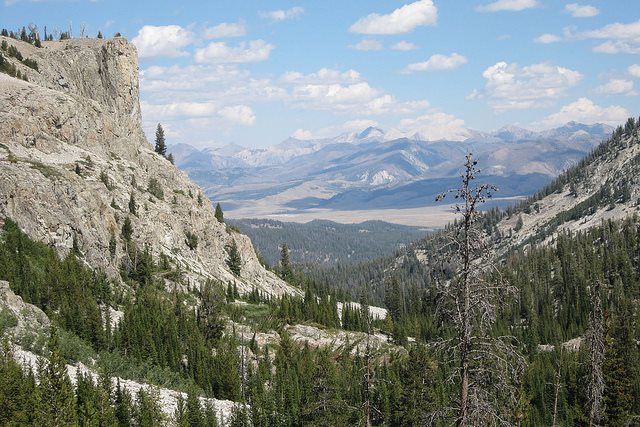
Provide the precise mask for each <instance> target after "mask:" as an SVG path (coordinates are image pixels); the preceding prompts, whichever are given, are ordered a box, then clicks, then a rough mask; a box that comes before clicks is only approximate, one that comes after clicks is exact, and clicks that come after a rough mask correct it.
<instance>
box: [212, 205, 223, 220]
mask: <svg viewBox="0 0 640 427" xmlns="http://www.w3.org/2000/svg"><path fill="white" fill-rule="evenodd" d="M214 216H215V217H216V219H217V220H218V222H219V223H221V224H223V223H224V214H223V213H222V207H221V206H220V203H216V211H215V214H214Z"/></svg>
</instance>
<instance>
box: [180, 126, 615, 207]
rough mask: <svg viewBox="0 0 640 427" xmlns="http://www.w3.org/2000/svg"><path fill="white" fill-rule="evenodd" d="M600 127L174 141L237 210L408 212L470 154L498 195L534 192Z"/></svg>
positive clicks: (213, 194) (209, 188)
mask: <svg viewBox="0 0 640 427" xmlns="http://www.w3.org/2000/svg"><path fill="white" fill-rule="evenodd" d="M612 131H613V128H612V127H610V126H607V125H604V124H595V125H586V124H581V123H576V122H569V123H567V124H566V125H564V126H562V127H558V128H554V129H549V130H544V131H539V132H535V131H531V130H527V129H523V128H519V127H516V126H506V127H503V128H501V129H499V130H497V131H494V132H478V131H474V130H472V129H467V130H465V131H464V132H462V133H461V134H460V135H459V136H458V137H456V140H437V141H431V140H429V136H428V135H426V134H424V133H423V132H420V131H416V132H413V133H409V134H402V135H401V134H398V132H397V131H392V132H389V133H386V132H385V131H384V130H382V129H379V128H374V127H369V128H367V129H364V130H363V131H362V132H357V133H345V134H342V135H339V136H337V137H335V138H325V139H313V140H299V139H295V138H289V139H287V140H285V141H283V142H281V143H280V144H277V145H275V146H272V147H268V148H263V149H249V148H244V147H241V146H238V145H233V144H230V145H226V146H223V147H219V148H207V149H204V150H199V149H197V148H194V147H191V146H188V145H184V144H180V145H176V146H171V147H170V151H171V152H172V153H173V155H174V157H175V159H176V164H177V165H178V166H179V167H180V168H181V169H183V170H185V171H186V172H187V173H188V174H189V175H190V176H191V178H192V179H194V180H195V181H196V182H197V183H198V184H200V185H201V186H202V187H203V188H205V190H206V193H207V195H208V196H209V197H210V198H211V199H212V200H214V201H215V202H221V203H222V204H223V206H224V207H225V211H226V212H228V213H230V214H231V215H232V216H237V217H241V216H242V217H251V216H262V217H264V216H269V215H285V214H292V213H295V212H301V211H309V210H314V209H315V210H327V209H329V210H340V211H350V210H370V209H386V208H394V209H402V208H414V207H422V206H428V205H431V204H433V201H434V195H436V194H438V193H439V192H441V191H443V190H444V189H447V188H449V187H451V186H454V185H456V184H457V181H458V180H457V176H458V174H459V171H460V168H461V165H462V161H463V158H464V155H465V154H466V153H467V152H469V151H471V152H473V153H474V155H475V157H476V158H477V159H478V160H479V164H480V165H481V166H482V169H483V175H484V176H485V177H490V181H491V182H493V183H495V184H497V185H498V186H499V187H500V189H501V191H500V193H499V196H500V197H513V196H523V195H529V194H531V193H533V192H535V191H536V190H537V189H539V188H541V187H542V186H543V185H545V184H547V183H548V182H550V181H551V179H553V178H554V177H555V176H557V175H558V174H559V173H560V172H562V171H563V170H565V169H567V168H568V167H569V166H571V165H573V164H574V163H575V162H577V161H578V160H579V159H581V158H582V157H583V156H584V155H585V154H586V153H588V152H589V151H590V150H591V149H592V148H593V147H594V146H595V145H597V144H598V143H600V142H601V141H602V140H603V139H606V138H607V137H608V136H610V134H611V132H612Z"/></svg>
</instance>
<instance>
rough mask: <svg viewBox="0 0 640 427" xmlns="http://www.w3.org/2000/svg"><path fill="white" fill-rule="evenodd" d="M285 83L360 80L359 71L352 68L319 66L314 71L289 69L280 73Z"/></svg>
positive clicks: (324, 82) (354, 81)
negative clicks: (344, 69) (342, 68)
mask: <svg viewBox="0 0 640 427" xmlns="http://www.w3.org/2000/svg"><path fill="white" fill-rule="evenodd" d="M281 80H282V81H283V82H285V83H292V84H302V83H312V84H320V83H323V84H332V83H356V82H359V81H361V80H362V77H361V75H360V73H359V72H357V71H356V70H353V69H349V70H347V71H339V70H335V69H333V68H321V69H320V70H318V71H317V72H315V73H310V74H302V73H300V72H297V71H289V72H286V73H284V74H283V75H282V77H281Z"/></svg>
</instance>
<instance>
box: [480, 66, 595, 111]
mask: <svg viewBox="0 0 640 427" xmlns="http://www.w3.org/2000/svg"><path fill="white" fill-rule="evenodd" d="M482 76H483V77H484V78H485V80H486V81H485V89H484V95H485V96H486V97H487V98H488V99H489V103H490V105H491V106H492V107H493V108H494V109H495V110H509V109H525V108H533V107H540V106H544V105H545V104H547V103H548V101H549V100H552V99H556V98H560V97H562V96H565V95H566V92H567V89H568V88H570V87H573V86H575V85H576V84H578V82H579V81H580V80H581V79H582V74H580V73H579V72H578V71H574V70H570V69H568V68H564V67H560V66H557V65H553V64H549V63H541V64H533V65H528V66H525V67H520V66H519V65H517V64H514V63H511V64H509V63H506V62H498V63H496V64H494V65H492V66H491V67H489V68H487V69H486V70H485V71H484V72H483V73H482Z"/></svg>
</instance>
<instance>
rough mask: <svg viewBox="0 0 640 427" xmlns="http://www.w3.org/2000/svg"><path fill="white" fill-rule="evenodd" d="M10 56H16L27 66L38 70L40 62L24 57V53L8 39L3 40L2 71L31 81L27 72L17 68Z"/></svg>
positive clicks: (0, 49) (1, 50)
mask: <svg viewBox="0 0 640 427" xmlns="http://www.w3.org/2000/svg"><path fill="white" fill-rule="evenodd" d="M8 58H15V59H16V60H18V61H19V62H21V63H22V64H24V65H26V66H27V67H29V68H31V69H33V70H35V71H38V63H37V62H36V61H35V60H33V59H29V58H24V57H23V56H22V53H20V51H19V50H18V49H17V48H16V47H15V46H14V45H9V44H8V43H7V41H6V40H2V43H0V72H2V73H5V74H8V75H10V76H11V77H16V78H18V79H22V80H24V81H29V79H28V78H27V73H26V72H22V71H20V70H19V69H17V68H16V66H15V65H14V64H12V63H11V62H10V61H9V60H8Z"/></svg>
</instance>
